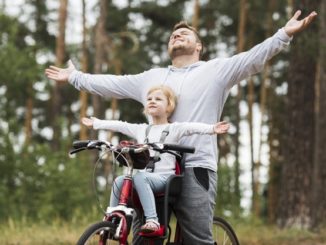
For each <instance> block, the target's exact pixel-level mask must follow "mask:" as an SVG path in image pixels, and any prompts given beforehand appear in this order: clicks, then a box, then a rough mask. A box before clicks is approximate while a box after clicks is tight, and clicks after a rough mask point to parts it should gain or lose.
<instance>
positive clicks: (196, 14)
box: [192, 0, 200, 30]
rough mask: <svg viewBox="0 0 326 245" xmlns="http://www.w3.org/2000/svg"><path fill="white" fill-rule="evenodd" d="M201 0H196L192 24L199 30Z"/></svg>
mask: <svg viewBox="0 0 326 245" xmlns="http://www.w3.org/2000/svg"><path fill="white" fill-rule="evenodd" d="M199 10H200V9H199V0H195V3H194V14H193V16H192V26H193V27H194V28H195V29H196V30H198V27H199Z"/></svg>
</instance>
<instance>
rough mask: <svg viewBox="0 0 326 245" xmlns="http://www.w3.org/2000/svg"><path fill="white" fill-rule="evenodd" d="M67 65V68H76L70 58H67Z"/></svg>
mask: <svg viewBox="0 0 326 245" xmlns="http://www.w3.org/2000/svg"><path fill="white" fill-rule="evenodd" d="M68 67H69V68H73V69H76V68H75V65H74V63H72V61H71V60H68Z"/></svg>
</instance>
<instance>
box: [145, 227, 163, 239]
mask: <svg viewBox="0 0 326 245" xmlns="http://www.w3.org/2000/svg"><path fill="white" fill-rule="evenodd" d="M164 230H165V227H164V225H160V229H158V230H157V231H153V232H139V235H140V236H143V237H157V236H164Z"/></svg>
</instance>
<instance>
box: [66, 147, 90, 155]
mask: <svg viewBox="0 0 326 245" xmlns="http://www.w3.org/2000/svg"><path fill="white" fill-rule="evenodd" d="M86 149H87V148H86V147H80V148H78V149H75V150H71V151H70V152H69V155H73V154H75V153H77V152H80V151H83V150H86Z"/></svg>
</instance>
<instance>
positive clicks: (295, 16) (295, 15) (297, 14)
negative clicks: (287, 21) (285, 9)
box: [292, 10, 301, 20]
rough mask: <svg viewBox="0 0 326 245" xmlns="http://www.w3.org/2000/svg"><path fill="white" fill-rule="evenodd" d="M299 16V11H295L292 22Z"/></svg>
mask: <svg viewBox="0 0 326 245" xmlns="http://www.w3.org/2000/svg"><path fill="white" fill-rule="evenodd" d="M300 15H301V10H297V11H296V12H295V14H294V15H293V17H292V19H293V20H297V19H298V18H299V16H300Z"/></svg>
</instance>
